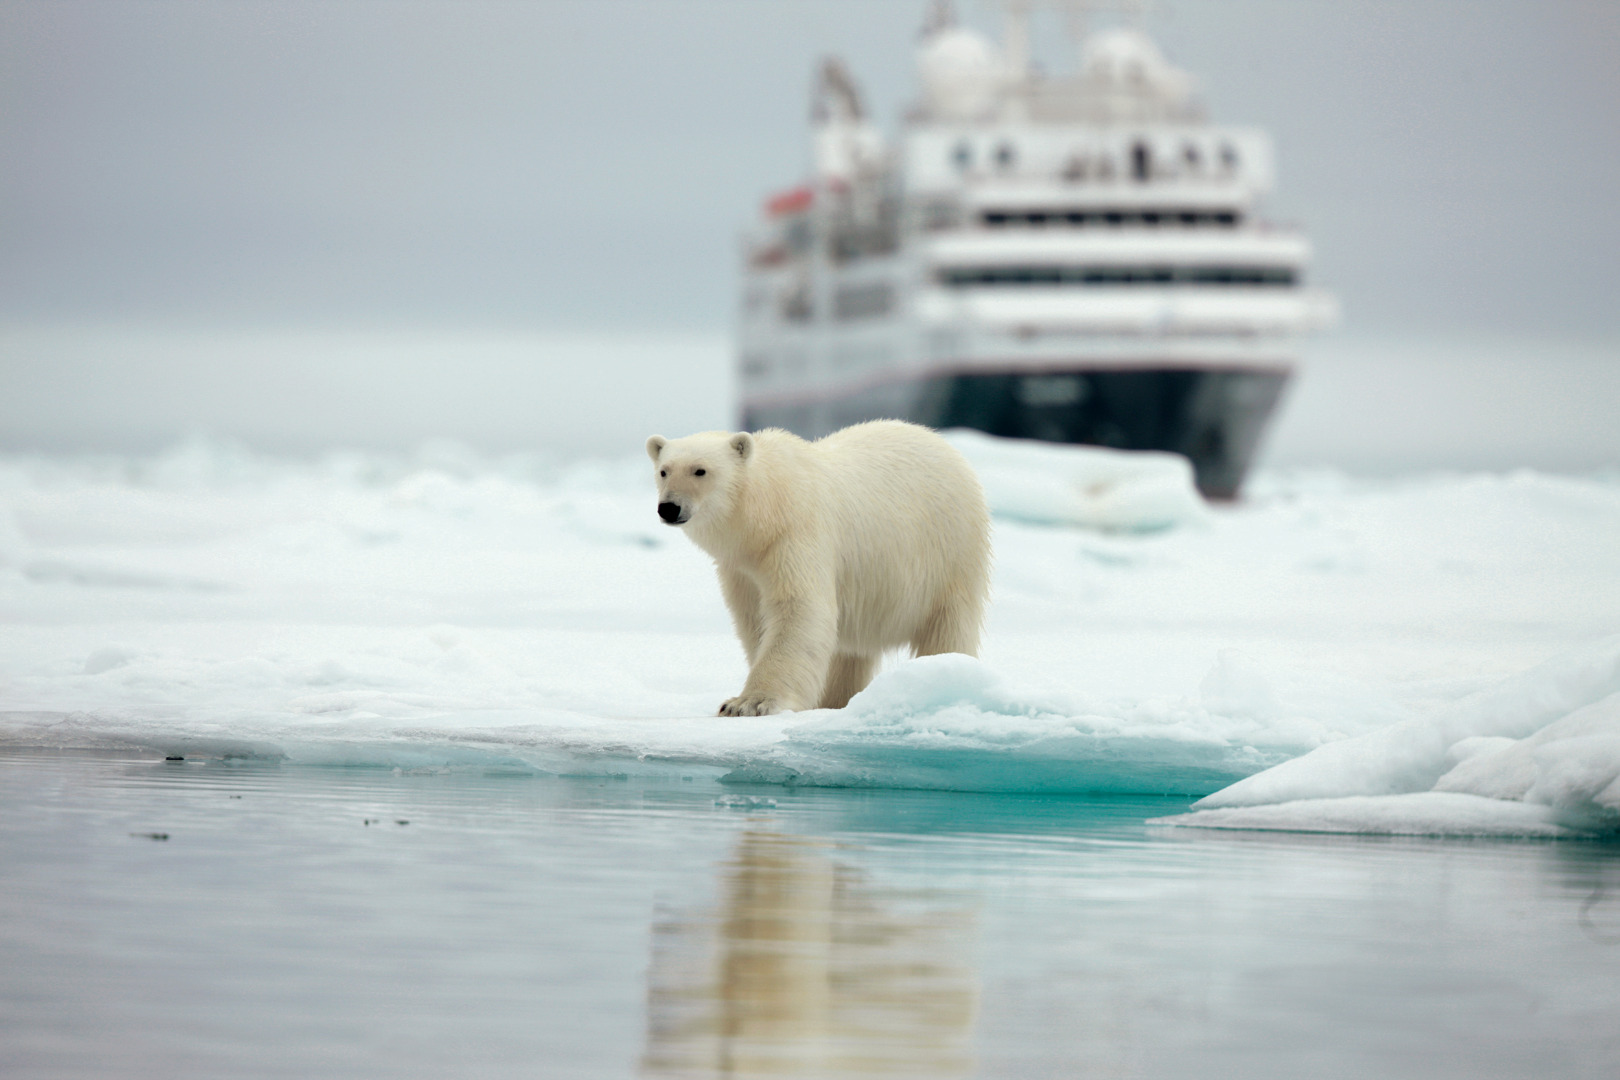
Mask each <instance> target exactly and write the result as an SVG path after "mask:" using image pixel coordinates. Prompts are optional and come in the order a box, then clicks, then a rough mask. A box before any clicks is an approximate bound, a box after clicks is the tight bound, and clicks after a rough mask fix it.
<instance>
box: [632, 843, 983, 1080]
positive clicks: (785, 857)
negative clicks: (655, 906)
mask: <svg viewBox="0 0 1620 1080" xmlns="http://www.w3.org/2000/svg"><path fill="white" fill-rule="evenodd" d="M972 934H973V925H972V921H971V917H970V915H969V914H968V913H967V912H965V911H963V910H961V909H960V908H955V909H952V908H947V907H942V905H941V903H940V901H939V898H938V897H937V896H933V895H925V894H908V893H900V892H889V891H881V890H878V889H875V888H873V887H872V886H871V885H870V884H869V883H868V882H867V881H866V880H865V878H864V875H862V874H861V873H860V872H859V871H857V870H854V869H852V868H850V867H848V866H843V865H840V864H838V863H836V862H834V861H833V859H832V858H830V857H829V855H828V853H827V849H826V847H825V845H822V844H819V843H817V842H815V841H812V840H806V839H804V838H801V837H792V836H784V835H779V834H774V833H768V832H747V833H744V834H743V835H742V837H741V840H740V842H739V844H738V847H737V853H736V856H735V858H734V859H732V860H731V861H730V862H728V863H726V864H725V865H724V867H723V876H722V881H721V901H720V905H719V910H718V911H717V912H714V913H713V914H712V915H710V916H708V917H695V918H688V919H674V920H669V921H663V922H660V923H657V924H655V925H654V927H653V956H652V968H651V970H650V972H649V973H648V1008H647V1052H646V1056H645V1058H644V1059H643V1062H642V1064H643V1069H644V1073H645V1074H646V1075H649V1076H681V1077H712V1076H726V1077H747V1076H763V1077H776V1076H798V1077H821V1076H828V1077H830V1076H838V1077H860V1076H883V1077H896V1076H927V1077H952V1076H964V1075H966V1074H967V1073H968V1072H970V1071H971V1069H972V1065H973V1060H972V1056H971V1053H970V1046H969V1043H970V1038H971V1034H972V1021H973V1013H974V1006H975V1002H976V987H975V976H974V972H973V970H972V968H971V967H970V966H969V965H968V964H967V963H966V962H964V960H963V959H962V958H963V957H964V955H965V954H966V953H967V952H968V949H969V947H970V945H971V939H972Z"/></svg>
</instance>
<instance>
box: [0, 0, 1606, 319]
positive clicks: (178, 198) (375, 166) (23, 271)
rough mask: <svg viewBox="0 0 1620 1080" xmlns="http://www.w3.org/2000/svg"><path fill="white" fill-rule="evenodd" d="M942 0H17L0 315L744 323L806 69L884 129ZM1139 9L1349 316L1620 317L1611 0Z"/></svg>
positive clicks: (800, 157)
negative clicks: (857, 86)
mask: <svg viewBox="0 0 1620 1080" xmlns="http://www.w3.org/2000/svg"><path fill="white" fill-rule="evenodd" d="M926 6H927V5H926V3H925V0H841V2H833V0H817V2H812V0H658V2H638V0H531V2H520V0H506V2H479V0H455V2H453V3H445V2H406V0H368V2H359V0H321V2H318V3H302V2H278V3H262V2H255V0H228V2H227V0H209V2H202V3H195V2H164V0H92V2H84V0H48V2H33V0H22V2H18V0H0V320H3V321H5V322H9V323H11V324H12V325H42V324H55V325H61V324H78V323H113V324H117V323H127V322H142V323H161V324H168V325H192V324H194V325H229V326H243V327H251V326H280V327H299V326H349V325H361V326H379V325H381V326H394V325H401V326H403V325H417V326H420V325H431V326H442V327H447V328H455V327H473V328H484V327H488V328H522V329H539V330H549V329H566V330H587V331H595V330H618V329H624V330H687V331H698V332H723V331H724V330H725V328H726V327H727V325H728V323H729V320H730V317H731V311H732V293H733V291H734V282H735V278H736V269H735V265H734V263H735V249H736V235H737V230H738V228H739V226H740V225H741V224H742V223H743V222H744V221H745V220H746V219H747V218H748V216H749V215H750V214H751V213H752V212H753V208H754V207H755V206H756V205H757V203H758V201H759V199H760V198H761V197H762V196H763V195H765V194H766V193H767V192H769V191H770V190H771V189H773V188H776V187H780V186H783V185H786V184H788V183H791V182H792V181H793V180H794V179H795V178H797V177H798V176H799V175H800V174H801V173H802V171H803V169H804V166H805V164H806V157H807V152H806V148H807V143H806V122H807V96H808V89H809V84H810V76H811V72H812V69H813V66H814V64H815V62H816V60H817V58H818V57H820V56H821V55H823V54H826V53H837V54H840V55H842V56H843V57H844V58H845V59H846V60H847V61H848V62H849V64H850V66H851V68H852V70H853V71H854V73H855V75H856V77H857V78H858V79H859V81H860V82H861V84H862V85H863V87H864V88H865V90H866V91H867V93H868V96H869V98H870V100H871V102H872V104H873V106H874V111H875V113H876V115H877V116H878V118H879V119H880V120H881V121H882V122H883V123H884V124H885V125H887V126H889V127H891V128H892V125H893V123H894V120H895V118H896V116H897V115H898V113H899V111H900V110H901V108H902V107H903V105H904V104H905V102H906V101H907V100H908V99H909V98H910V96H911V95H912V93H913V90H914V86H913V76H912V64H911V50H912V46H913V43H914V41H915V36H916V31H917V27H918V25H919V23H920V21H921V18H922V15H923V13H924V10H925V8H926ZM958 6H959V9H960V13H961V14H962V15H963V16H964V18H965V20H966V21H968V22H970V23H972V24H974V25H976V26H979V27H980V28H982V29H985V30H988V31H991V32H998V31H999V19H998V16H997V12H996V9H995V8H993V7H991V6H989V5H985V4H975V3H967V4H959V5H958ZM1146 25H1147V28H1148V30H1149V31H1150V32H1151V33H1152V34H1153V35H1154V36H1155V37H1157V38H1158V39H1159V41H1160V43H1161V44H1162V46H1163V47H1164V48H1165V50H1166V52H1167V53H1168V54H1169V55H1170V57H1171V59H1172V60H1173V61H1174V62H1176V63H1177V64H1179V65H1180V66H1182V67H1184V68H1186V69H1188V70H1190V71H1191V72H1192V73H1194V74H1195V75H1196V76H1197V77H1198V78H1199V80H1200V82H1201V85H1202V87H1203V92H1204V98H1205V100H1206V102H1207V104H1208V105H1209V107H1210V111H1211V113H1212V115H1213V116H1214V117H1215V118H1216V119H1217V120H1222V121H1230V122H1234V123H1253V124H1258V125H1260V126H1263V127H1265V128H1267V129H1269V130H1270V131H1271V132H1272V134H1273V135H1274V137H1275V138H1276V140H1277V144H1278V147H1279V153H1280V163H1281V173H1280V181H1281V183H1280V190H1279V193H1278V195H1277V196H1276V197H1275V199H1274V200H1273V202H1272V205H1271V210H1272V213H1273V215H1274V216H1276V217H1278V218H1281V219H1284V220H1290V221H1298V222H1301V223H1303V224H1305V225H1306V226H1307V227H1308V228H1309V230H1310V233H1311V235H1312V237H1313V238H1314V240H1315V243H1316V247H1317V252H1318V259H1317V264H1316V274H1315V277H1316V280H1317V281H1318V282H1320V283H1322V284H1324V285H1327V286H1329V287H1331V288H1333V289H1335V290H1337V291H1338V292H1339V293H1340V295H1341V297H1342V299H1343V301H1344V305H1345V313H1346V318H1345V328H1344V330H1345V332H1346V333H1350V334H1357V335H1359V334H1368V335H1390V334H1438V335H1446V334H1456V333H1470V334H1478V333H1487V334H1518V335H1534V336H1569V337H1582V338H1590V337H1612V336H1614V335H1616V334H1620V302H1617V300H1616V295H1615V294H1616V287H1617V285H1620V197H1617V196H1616V182H1617V180H1620V3H1616V2H1613V0H1163V2H1161V3H1158V4H1157V5H1154V6H1153V7H1152V9H1151V11H1150V14H1149V17H1148V20H1147V23H1146ZM1039 29H1040V30H1041V31H1042V41H1041V47H1040V49H1039V52H1040V55H1041V56H1042V58H1043V60H1044V62H1045V64H1046V66H1047V67H1048V68H1051V69H1056V68H1060V67H1063V66H1065V65H1067V64H1068V62H1069V61H1068V56H1067V53H1068V45H1067V43H1066V42H1065V41H1064V39H1063V37H1062V35H1061V32H1060V31H1059V28H1058V24H1057V22H1056V20H1055V18H1053V19H1051V20H1049V21H1048V22H1047V23H1045V24H1043V25H1041V26H1039Z"/></svg>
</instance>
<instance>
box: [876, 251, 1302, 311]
mask: <svg viewBox="0 0 1620 1080" xmlns="http://www.w3.org/2000/svg"><path fill="white" fill-rule="evenodd" d="M938 278H939V281H940V282H941V284H944V285H949V286H951V287H953V288H969V287H974V286H1005V285H1012V286H1018V285H1160V286H1178V285H1200V286H1210V285H1219V286H1225V285H1249V286H1267V287H1272V286H1291V285H1294V284H1295V283H1297V281H1298V280H1299V275H1298V272H1297V271H1296V270H1295V269H1294V268H1293V267H1289V266H1166V265H1162V264H1160V265H1134V266H1133V265H1115V266H1098V265H1090V266H1086V265H1053V264H1045V265H1035V266H963V267H949V268H947V269H944V270H941V271H940V272H939V274H938ZM884 310H887V308H885V309H884ZM844 317H853V316H844Z"/></svg>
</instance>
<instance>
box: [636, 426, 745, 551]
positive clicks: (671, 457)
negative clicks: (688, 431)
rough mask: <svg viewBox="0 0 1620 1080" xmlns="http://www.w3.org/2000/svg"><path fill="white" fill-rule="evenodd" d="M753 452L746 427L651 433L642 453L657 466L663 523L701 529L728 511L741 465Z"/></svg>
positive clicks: (722, 518) (720, 520) (721, 519)
mask: <svg viewBox="0 0 1620 1080" xmlns="http://www.w3.org/2000/svg"><path fill="white" fill-rule="evenodd" d="M753 453H754V437H753V436H752V435H750V434H748V433H747V432H746V431H740V432H737V433H736V434H732V433H730V432H726V431H705V432H703V433H702V434H701V435H688V436H687V437H686V438H684V439H666V438H664V437H663V436H662V435H654V436H653V437H652V438H650V439H648V440H647V456H648V457H650V458H652V460H653V464H654V465H656V466H657V467H658V516H659V517H660V518H662V519H663V520H664V524H666V525H691V526H693V531H694V532H699V533H701V532H705V531H707V528H708V527H712V526H718V525H720V524H721V523H723V522H724V521H726V519H728V518H729V517H730V516H731V512H732V510H733V509H734V508H735V506H736V500H737V495H738V490H739V488H740V487H741V480H742V475H743V469H744V467H745V466H746V465H747V464H748V459H749V458H750V457H752V456H753Z"/></svg>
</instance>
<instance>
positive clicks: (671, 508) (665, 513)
mask: <svg viewBox="0 0 1620 1080" xmlns="http://www.w3.org/2000/svg"><path fill="white" fill-rule="evenodd" d="M658 516H659V517H661V518H663V519H664V522H665V523H666V524H669V525H673V524H675V519H676V518H678V517H680V516H681V507H680V504H679V503H672V502H663V503H659V504H658Z"/></svg>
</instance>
